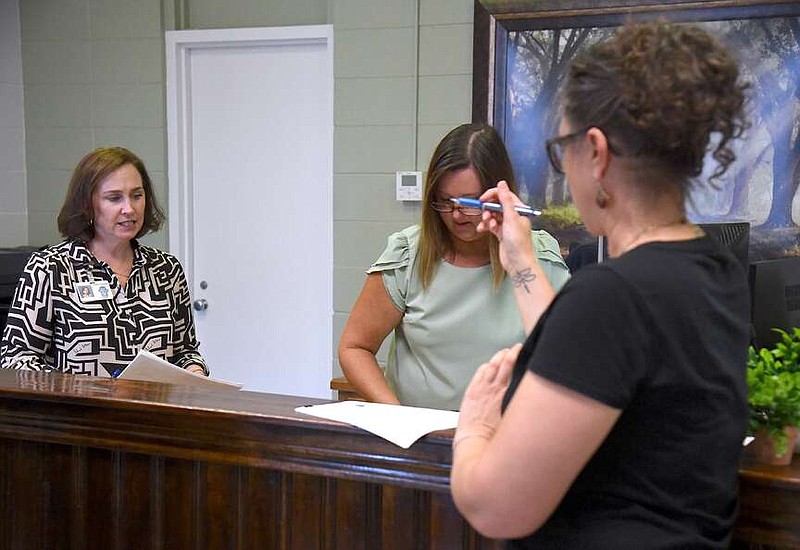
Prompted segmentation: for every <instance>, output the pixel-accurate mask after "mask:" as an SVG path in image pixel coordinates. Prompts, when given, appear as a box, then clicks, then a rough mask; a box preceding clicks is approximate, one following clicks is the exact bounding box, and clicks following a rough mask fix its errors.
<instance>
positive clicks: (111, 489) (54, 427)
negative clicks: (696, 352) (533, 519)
mask: <svg viewBox="0 0 800 550" xmlns="http://www.w3.org/2000/svg"><path fill="white" fill-rule="evenodd" d="M308 401H309V400H307V399H298V398H292V397H286V396H270V395H265V394H256V393H249V392H238V393H237V392H221V393H220V392H213V391H212V392H209V391H208V390H202V391H201V390H180V389H177V388H170V387H169V386H163V385H160V384H154V383H145V382H133V381H124V380H93V379H90V378H82V379H81V378H79V377H70V376H66V375H57V374H42V373H23V372H15V371H6V370H0V517H2V518H7V519H8V518H13V520H12V521H0V549H1V550H7V549H8V550H18V549H19V550H28V549H32V548H36V549H38V548H46V549H48V550H50V549H56V550H61V549H65V550H67V549H68V550H78V549H95V548H102V549H104V550H106V549H108V550H128V549H137V550H138V549H144V548H148V549H158V550H162V549H170V550H227V549H232V550H233V549H235V550H246V549H259V550H261V549H273V548H274V549H279V550H289V549H297V550H314V549H342V550H345V549H346V550H359V549H364V550H372V549H377V548H381V549H385V550H408V549H430V550H450V549H462V550H481V549H486V548H491V549H499V548H502V545H501V543H500V542H498V541H491V540H487V539H485V538H483V537H481V536H479V535H478V534H477V533H476V532H475V531H473V530H472V529H471V528H470V527H469V525H468V524H467V523H466V522H465V521H464V520H463V518H461V516H460V515H459V514H458V512H457V510H456V509H455V506H454V504H453V501H452V499H451V497H450V493H449V490H448V476H449V470H450V461H451V455H450V443H451V441H452V432H437V433H434V434H431V435H429V436H427V437H425V438H423V439H422V440H420V441H418V442H417V443H415V444H414V445H413V446H412V447H411V449H407V450H406V449H401V448H399V447H396V446H394V445H392V444H390V443H388V442H386V441H384V440H382V439H380V438H378V437H375V436H373V435H370V434H367V433H366V432H363V431H361V430H358V429H356V428H352V427H350V426H344V425H340V424H337V423H335V422H330V421H324V420H318V419H313V418H311V417H307V416H304V415H300V414H297V413H295V412H294V408H295V407H296V406H298V405H301V404H306V403H308ZM316 402H319V401H316ZM798 474H800V467H799V466H793V467H785V468H784V469H780V468H778V467H768V468H764V467H760V466H755V465H749V464H748V465H745V466H744V467H743V469H742V477H741V480H742V516H743V517H742V518H741V519H740V521H739V525H738V527H737V537H738V540H739V542H737V544H740V543H741V544H744V543H751V542H756V543H768V544H774V545H776V546H780V545H785V546H786V547H787V548H791V547H795V548H796V547H798V546H800V536H798V533H800V518H798V514H800V508H798V507H797V506H796V502H797V498H798V494H800V475H798ZM782 503H787V504H789V505H790V506H789V507H788V508H783V504H782ZM792 504H794V505H793V506H792ZM737 547H742V546H737Z"/></svg>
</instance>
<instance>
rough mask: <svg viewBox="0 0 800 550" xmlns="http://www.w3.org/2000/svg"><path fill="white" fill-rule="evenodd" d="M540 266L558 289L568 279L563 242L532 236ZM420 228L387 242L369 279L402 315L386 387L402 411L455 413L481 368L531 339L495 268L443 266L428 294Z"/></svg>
mask: <svg viewBox="0 0 800 550" xmlns="http://www.w3.org/2000/svg"><path fill="white" fill-rule="evenodd" d="M531 241H532V242H533V247H534V251H535V253H536V255H537V257H538V259H539V264H540V265H541V266H542V269H543V270H544V272H545V275H546V276H547V278H548V279H549V281H550V283H551V284H552V285H553V287H554V288H555V289H556V290H559V289H560V288H561V287H562V286H563V285H564V283H565V282H566V281H567V279H568V278H569V269H568V268H567V266H566V264H565V263H564V260H563V259H562V257H561V252H560V250H559V246H558V242H556V240H555V239H554V238H553V237H552V236H551V235H550V234H549V233H547V232H546V231H532V232H531ZM418 244H419V226H418V225H415V226H412V227H409V228H406V229H404V230H403V231H400V232H398V233H394V234H392V235H391V236H389V239H388V245H387V247H386V250H384V252H383V254H381V256H380V258H378V260H377V261H376V262H375V263H374V264H373V265H372V267H370V269H369V270H368V271H367V273H376V272H381V273H382V276H383V284H384V286H385V288H386V291H387V292H388V293H389V296H390V297H391V299H392V302H394V305H395V306H396V307H397V309H399V310H400V311H402V312H403V319H402V321H401V322H400V325H398V327H397V328H396V329H395V331H394V336H393V340H392V344H391V346H390V349H389V358H388V362H387V366H386V370H385V376H386V380H387V381H388V383H389V386H390V387H391V388H392V390H394V392H395V394H396V395H397V397H398V399H400V402H401V403H403V404H404V405H413V406H418V407H430V408H436V409H450V410H457V409H458V408H459V407H460V406H461V399H462V398H463V396H464V390H466V387H467V384H469V381H470V380H471V378H472V375H473V373H474V372H475V370H476V369H477V368H478V366H479V365H480V364H481V363H484V362H486V361H488V360H489V359H490V358H491V357H492V355H494V353H495V352H496V351H497V350H499V349H501V348H505V347H509V346H512V345H514V344H516V343H517V342H522V341H523V340H524V339H525V332H524V330H523V328H522V318H521V316H520V313H519V309H518V308H517V303H516V300H515V299H514V290H513V287H512V283H511V281H510V280H509V278H508V277H506V278H505V280H504V281H503V283H502V285H501V287H500V288H499V289H497V290H495V289H494V288H493V287H492V268H491V266H489V265H486V266H481V267H457V266H454V265H451V264H449V263H447V262H444V261H440V262H439V265H438V268H437V270H436V275H435V276H434V278H433V281H432V282H431V285H430V287H429V288H428V290H427V291H423V290H422V282H421V281H420V279H419V277H418V276H417V265H416V261H415V260H416V255H417V250H418Z"/></svg>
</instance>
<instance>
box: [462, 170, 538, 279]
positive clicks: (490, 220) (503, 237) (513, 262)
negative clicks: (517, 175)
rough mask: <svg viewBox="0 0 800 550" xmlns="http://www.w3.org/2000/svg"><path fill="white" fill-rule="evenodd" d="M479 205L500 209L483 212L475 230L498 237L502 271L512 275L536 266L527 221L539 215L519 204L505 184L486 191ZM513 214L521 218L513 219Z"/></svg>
mask: <svg viewBox="0 0 800 550" xmlns="http://www.w3.org/2000/svg"><path fill="white" fill-rule="evenodd" d="M480 202H481V203H483V204H484V205H485V204H498V205H499V206H500V209H501V212H500V213H498V212H497V211H496V209H495V207H493V206H492V207H486V208H484V211H483V218H482V219H481V222H480V223H479V224H478V228H477V229H478V231H489V232H491V233H492V234H493V235H494V236H495V237H497V240H498V241H499V242H500V261H501V263H502V264H503V268H504V269H505V270H506V271H507V272H508V273H510V274H511V273H513V272H515V271H518V270H520V269H526V268H529V267H531V266H532V265H534V264H536V257H535V256H534V254H533V245H532V244H531V224H530V218H532V217H534V216H539V215H541V212H540V211H538V210H535V209H533V208H531V207H530V206H527V205H524V204H522V201H520V200H519V197H517V196H516V195H515V194H514V193H512V192H511V190H510V189H509V188H508V184H507V183H506V182H504V181H501V182H499V183H498V184H497V187H492V188H491V189H487V190H486V191H485V192H484V193H483V195H481V196H480ZM520 210H522V212H520ZM534 212H535V214H534ZM515 213H517V214H520V215H514V214H515ZM499 214H502V215H499Z"/></svg>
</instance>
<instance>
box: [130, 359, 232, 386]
mask: <svg viewBox="0 0 800 550" xmlns="http://www.w3.org/2000/svg"><path fill="white" fill-rule="evenodd" d="M117 378H120V379H124V380H145V381H148V382H166V383H168V384H177V385H181V386H201V387H204V388H227V389H229V390H238V389H240V388H241V387H242V385H241V384H237V383H235V382H228V381H227V380H220V379H218V378H209V377H207V376H200V375H197V374H193V373H191V372H189V371H188V370H186V369H182V368H180V367H176V366H175V365H173V364H172V363H170V362H168V361H164V360H163V359H161V358H160V357H158V356H157V355H154V354H152V353H150V352H149V351H145V350H140V351H139V353H138V354H137V355H136V357H135V358H134V359H133V361H131V362H130V363H128V366H127V367H125V368H124V369H123V370H122V372H121V373H120V374H119V376H117Z"/></svg>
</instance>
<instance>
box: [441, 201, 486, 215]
mask: <svg viewBox="0 0 800 550" xmlns="http://www.w3.org/2000/svg"><path fill="white" fill-rule="evenodd" d="M431 208H433V209H434V210H436V211H437V212H442V213H444V214H449V213H451V212H453V210H458V211H459V212H461V214H463V215H464V216H480V215H481V214H483V210H482V209H481V208H475V207H473V206H461V205H459V204H455V203H454V202H452V201H433V202H431Z"/></svg>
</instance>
